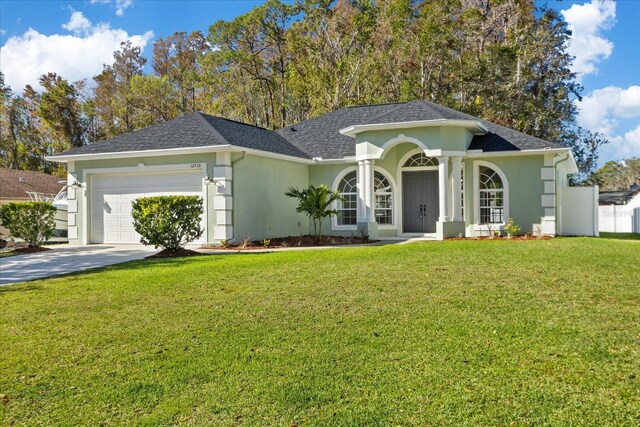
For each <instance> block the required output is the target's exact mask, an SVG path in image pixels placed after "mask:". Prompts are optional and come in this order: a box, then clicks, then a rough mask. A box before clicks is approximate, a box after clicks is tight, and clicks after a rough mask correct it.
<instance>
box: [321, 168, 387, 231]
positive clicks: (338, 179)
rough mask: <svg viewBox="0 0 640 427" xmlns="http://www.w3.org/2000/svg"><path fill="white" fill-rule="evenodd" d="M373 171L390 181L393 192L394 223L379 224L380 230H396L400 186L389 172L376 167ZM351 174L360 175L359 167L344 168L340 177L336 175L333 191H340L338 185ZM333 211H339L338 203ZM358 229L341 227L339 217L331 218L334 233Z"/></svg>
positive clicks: (356, 227)
mask: <svg viewBox="0 0 640 427" xmlns="http://www.w3.org/2000/svg"><path fill="white" fill-rule="evenodd" d="M373 171H374V173H375V172H380V173H381V174H382V175H383V176H384V177H385V178H387V180H388V181H389V184H391V192H392V204H393V223H392V224H378V230H395V229H396V228H397V223H398V220H397V218H398V205H397V200H398V186H397V185H396V182H395V180H394V179H393V177H392V176H391V174H390V173H389V172H387V171H386V170H385V169H383V168H381V167H379V166H375V165H374V167H373ZM351 172H355V173H356V176H357V174H358V167H357V166H349V167H347V168H344V169H342V170H341V171H340V173H338V175H336V178H335V179H334V180H333V184H332V185H331V189H332V190H333V191H338V185H340V182H341V181H342V179H343V178H344V177H345V176H347V175H348V174H350V173H351ZM333 209H338V203H337V202H334V204H333ZM357 229H358V226H357V225H340V224H338V217H337V216H335V215H334V216H332V217H331V230H333V231H341V230H347V231H355V230H357Z"/></svg>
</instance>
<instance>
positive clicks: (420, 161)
mask: <svg viewBox="0 0 640 427" xmlns="http://www.w3.org/2000/svg"><path fill="white" fill-rule="evenodd" d="M424 166H438V159H436V158H435V157H427V156H426V155H425V154H424V153H418V154H414V155H413V156H411V157H409V158H408V159H407V161H406V162H404V166H403V167H405V168H417V167H424Z"/></svg>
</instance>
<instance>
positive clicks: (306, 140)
mask: <svg viewBox="0 0 640 427" xmlns="http://www.w3.org/2000/svg"><path fill="white" fill-rule="evenodd" d="M442 119H446V120H473V121H479V122H480V123H482V124H483V125H484V126H486V127H487V129H489V132H488V133H487V134H485V135H476V136H474V138H473V139H472V141H471V144H470V146H469V149H470V150H483V151H510V150H530V149H540V148H547V147H549V148H563V147H562V146H560V145H558V144H553V143H551V142H548V141H544V140H542V139H539V138H536V137H533V136H530V135H526V134H524V133H522V132H518V131H515V130H513V129H509V128H506V127H504V126H499V125H496V124H494V123H491V122H488V121H486V120H482V119H479V118H477V117H474V116H471V115H469V114H465V113H462V112H460V111H457V110H454V109H451V108H447V107H445V106H442V105H439V104H434V103H432V102H427V101H410V102H403V103H397V104H381V105H365V106H358V107H349V108H343V109H341V110H336V111H333V112H331V113H329V114H325V115H323V116H320V117H317V118H315V119H311V120H306V121H304V122H301V123H298V124H295V125H292V126H287V127H286V128H283V129H280V130H278V131H277V132H278V133H279V134H280V135H282V136H284V137H285V138H287V139H288V140H289V141H291V142H292V143H293V144H295V145H297V146H298V147H300V148H301V149H302V150H304V151H305V152H307V153H309V155H311V156H312V157H323V158H340V157H344V156H353V155H355V144H354V142H353V139H352V138H350V137H347V136H344V135H341V134H340V133H339V132H338V131H339V130H340V129H343V128H346V127H348V126H352V125H360V124H370V123H395V122H408V121H417V120H442Z"/></svg>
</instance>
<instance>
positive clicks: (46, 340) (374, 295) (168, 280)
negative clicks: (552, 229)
mask: <svg viewBox="0 0 640 427" xmlns="http://www.w3.org/2000/svg"><path fill="white" fill-rule="evenodd" d="M639 259H640V242H637V241H617V240H607V239H590V238H559V239H554V240H548V241H535V240H534V241H446V242H424V243H414V244H406V245H392V246H383V247H366V248H342V249H331V250H322V251H293V252H280V253H268V254H233V255H219V256H206V257H192V258H182V259H161V260H145V261H136V262H129V263H126V264H122V265H119V266H113V267H108V268H103V269H100V270H94V271H92V272H88V273H83V274H78V275H74V276H67V277H62V278H57V279H49V280H41V281H36V282H30V283H26V284H21V285H14V286H8V287H5V288H0V306H1V310H0V349H1V351H0V394H1V395H2V396H0V424H1V425H13V424H15V425H21V424H37V425H60V424H63V425H77V424H83V425H103V424H106V425H114V424H117V425H132V424H142V425H170V424H183V425H187V424H189V425H256V426H263V425H282V426H291V425H298V426H303V425H319V426H326V425H331V426H357V425H367V426H369V425H416V426H422V425H443V424H444V425H455V426H458V425H563V426H564V425H630V426H631V425H638V423H640V284H639V280H638V278H639V277H640V262H639Z"/></svg>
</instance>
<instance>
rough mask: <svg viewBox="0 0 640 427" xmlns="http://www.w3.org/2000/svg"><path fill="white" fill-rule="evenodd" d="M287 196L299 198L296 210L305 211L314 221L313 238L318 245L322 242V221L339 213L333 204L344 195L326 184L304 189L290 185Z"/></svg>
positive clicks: (341, 199) (342, 198)
mask: <svg viewBox="0 0 640 427" xmlns="http://www.w3.org/2000/svg"><path fill="white" fill-rule="evenodd" d="M284 194H285V196H289V197H294V198H296V199H298V207H297V208H296V212H300V213H304V214H305V215H307V216H308V217H309V219H311V221H312V223H313V238H314V240H315V243H316V245H318V244H320V239H321V238H322V222H323V221H324V220H325V218H329V217H331V216H332V215H338V211H337V210H335V209H333V208H332V207H331V205H332V204H333V202H335V201H343V200H344V197H342V194H340V193H338V192H337V191H333V190H332V189H330V188H329V187H327V186H326V185H324V184H320V185H319V186H317V187H316V186H313V185H310V186H309V187H308V188H304V189H302V190H299V189H297V188H296V187H290V188H289V189H288V190H287V192H286V193H284Z"/></svg>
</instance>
